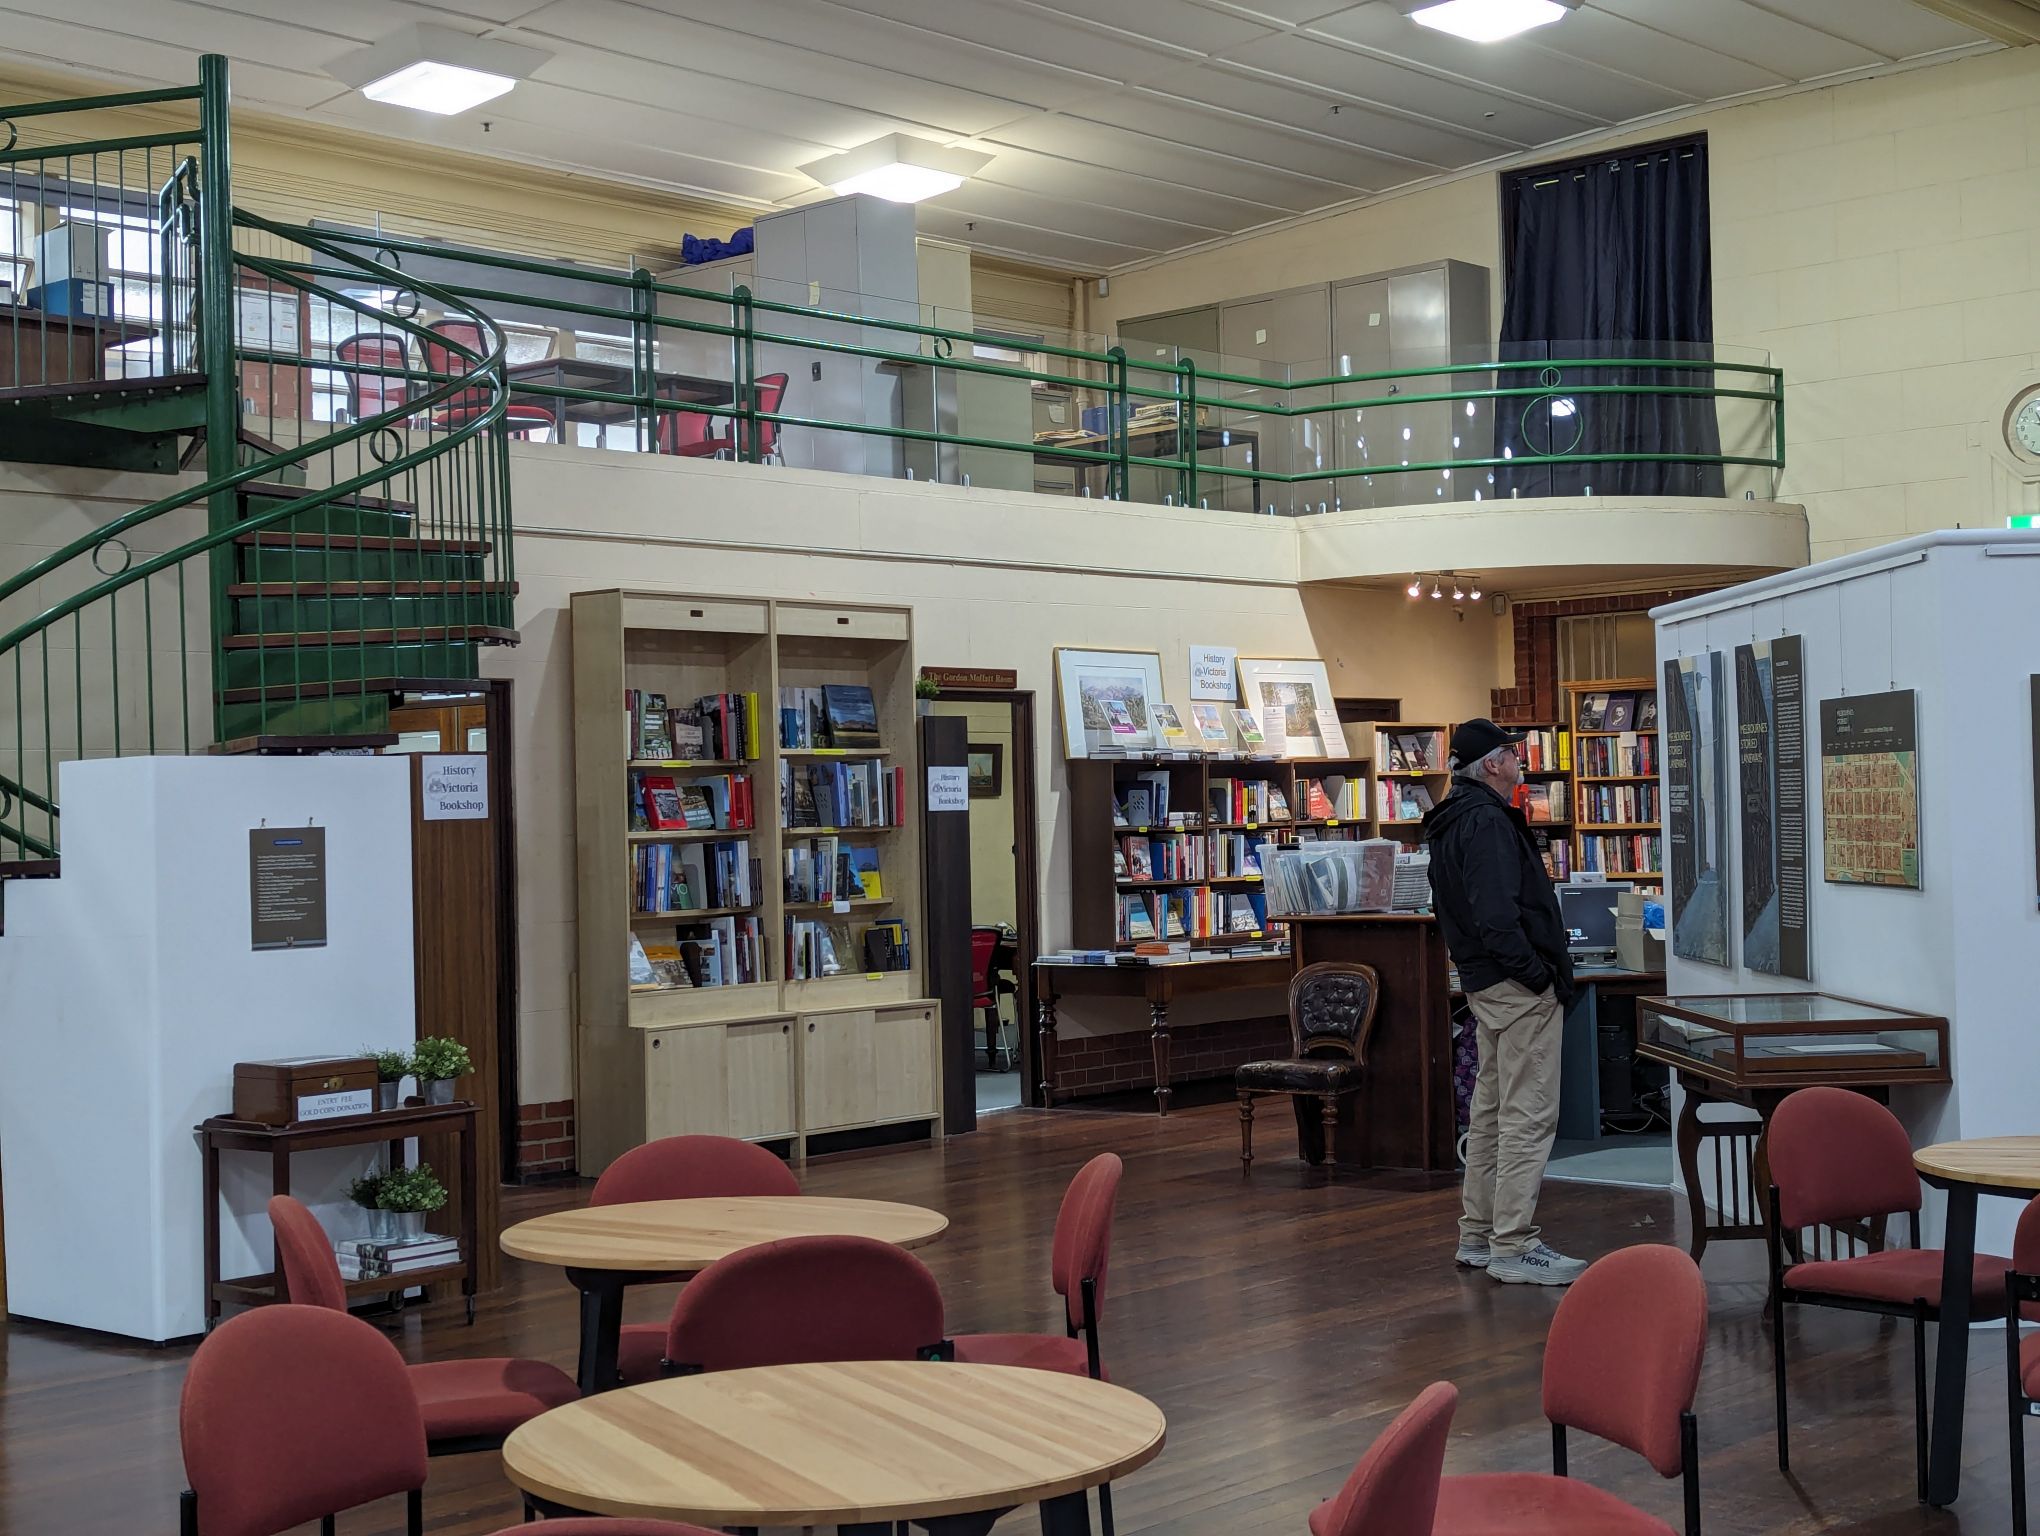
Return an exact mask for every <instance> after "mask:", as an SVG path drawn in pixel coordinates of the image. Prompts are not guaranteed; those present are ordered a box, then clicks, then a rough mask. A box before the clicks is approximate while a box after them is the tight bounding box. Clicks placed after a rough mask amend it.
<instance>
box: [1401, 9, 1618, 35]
mask: <svg viewBox="0 0 2040 1536" xmlns="http://www.w3.org/2000/svg"><path fill="white" fill-rule="evenodd" d="M1578 3H1579V0H1569V3H1567V0H1424V3H1422V4H1421V5H1419V6H1417V7H1415V8H1412V9H1411V10H1410V20H1412V21H1414V22H1415V23H1417V25H1418V26H1421V27H1430V28H1432V29H1433V30H1434V31H1438V32H1449V33H1451V34H1452V35H1453V36H1454V37H1463V38H1465V39H1466V40H1467V41H1468V42H1472V43H1498V42H1500V41H1501V40H1502V39H1503V38H1507V37H1514V36H1516V34H1517V33H1519V32H1528V31H1529V30H1530V29H1531V28H1532V27H1544V26H1549V25H1550V24H1551V23H1552V22H1554V21H1557V20H1558V19H1559V18H1560V17H1561V16H1563V15H1565V13H1566V12H1567V11H1568V10H1570V9H1572V7H1573V6H1575V5H1577V4H1578Z"/></svg>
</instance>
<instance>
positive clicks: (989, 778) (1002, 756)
mask: <svg viewBox="0 0 2040 1536" xmlns="http://www.w3.org/2000/svg"><path fill="white" fill-rule="evenodd" d="M963 761H964V764H965V766H966V768H967V770H968V782H969V784H970V798H971V799H973V800H996V799H998V798H999V796H1000V795H1001V794H1002V793H1004V791H1005V787H1006V774H1005V767H1006V746H1005V743H1004V742H998V741H974V742H972V743H970V745H969V746H967V747H965V748H964V749H963Z"/></svg>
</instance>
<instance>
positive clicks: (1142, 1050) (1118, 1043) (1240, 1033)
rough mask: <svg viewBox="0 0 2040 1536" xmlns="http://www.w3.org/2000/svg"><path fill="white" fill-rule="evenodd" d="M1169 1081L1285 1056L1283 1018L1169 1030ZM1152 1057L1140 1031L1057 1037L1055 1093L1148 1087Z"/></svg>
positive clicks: (1286, 1036)
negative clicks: (1246, 1062) (1248, 1062)
mask: <svg viewBox="0 0 2040 1536" xmlns="http://www.w3.org/2000/svg"><path fill="white" fill-rule="evenodd" d="M1169 1045H1170V1050H1169V1076H1170V1079H1171V1080H1172V1081H1175V1082H1179V1083H1180V1082H1188V1081H1190V1080H1191V1079H1193V1078H1200V1077H1224V1076H1226V1075H1227V1074H1229V1073H1230V1072H1231V1071H1232V1070H1233V1068H1235V1067H1237V1066H1239V1065H1240V1063H1241V1062H1245V1061H1264V1060H1266V1059H1268V1058H1269V1057H1273V1056H1287V1055H1288V1054H1289V1021H1288V1020H1287V1019H1285V1018H1269V1019H1227V1020H1224V1021H1221V1022H1216V1023H1211V1024H1190V1025H1186V1026H1184V1027H1182V1028H1178V1029H1172V1030H1170V1031H1169ZM1154 1083H1155V1056H1154V1050H1153V1047H1152V1045H1151V1043H1150V1041H1149V1038H1148V1032H1147V1031H1146V1030H1144V1029H1130V1030H1127V1031H1125V1032H1124V1033H1122V1034H1116V1035H1089V1036H1082V1037H1072V1036H1060V1037H1058V1038H1057V1040H1056V1045H1055V1093H1056V1099H1057V1101H1058V1102H1060V1101H1061V1100H1063V1099H1065V1098H1073V1099H1082V1098H1092V1097H1095V1096H1096V1095H1098V1094H1101V1093H1117V1092H1119V1091H1120V1090H1122V1089H1126V1088H1152V1087H1153V1086H1154Z"/></svg>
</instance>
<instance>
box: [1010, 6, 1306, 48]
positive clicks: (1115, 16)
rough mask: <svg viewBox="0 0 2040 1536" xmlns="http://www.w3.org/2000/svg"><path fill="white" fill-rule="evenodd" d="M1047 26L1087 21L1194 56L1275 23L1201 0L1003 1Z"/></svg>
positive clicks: (1230, 44)
mask: <svg viewBox="0 0 2040 1536" xmlns="http://www.w3.org/2000/svg"><path fill="white" fill-rule="evenodd" d="M1007 3H1008V4H1010V5H1014V6H1016V7H1024V8H1025V9H1027V10H1030V11H1036V12H1039V13H1041V14H1042V15H1043V16H1044V17H1045V18H1047V19H1048V20H1049V21H1050V23H1051V24H1052V25H1060V24H1061V23H1062V22H1063V21H1065V20H1074V21H1078V22H1088V23H1091V24H1093V25H1096V26H1100V27H1110V28H1112V29H1113V30H1114V31H1118V32H1126V33H1130V34H1132V35H1133V36H1136V37H1146V38H1149V39H1151V40H1152V41H1154V42H1155V43H1158V44H1166V45H1168V46H1169V47H1171V48H1175V49H1178V50H1188V51H1190V52H1193V53H1203V54H1218V53H1223V52H1224V51H1225V50H1226V49H1228V48H1237V47H1239V46H1240V45H1241V44H1242V43H1250V42H1252V41H1253V40H1254V39H1255V38H1257V37H1265V36H1267V35H1268V33H1269V32H1270V31H1271V30H1273V29H1274V27H1275V26H1276V23H1274V22H1272V21H1268V20H1263V19H1257V18H1254V17H1249V16H1240V15H1235V14H1234V13H1232V12H1230V11H1225V10H1220V9H1218V8H1217V7H1215V6H1212V5H1209V4H1203V3H1200V0H1007Z"/></svg>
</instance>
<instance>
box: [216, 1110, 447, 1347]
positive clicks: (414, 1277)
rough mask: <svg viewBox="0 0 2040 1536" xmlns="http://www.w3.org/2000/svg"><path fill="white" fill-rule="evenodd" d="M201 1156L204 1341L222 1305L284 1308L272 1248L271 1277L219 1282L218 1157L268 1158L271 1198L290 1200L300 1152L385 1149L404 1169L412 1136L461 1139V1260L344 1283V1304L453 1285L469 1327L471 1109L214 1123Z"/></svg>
mask: <svg viewBox="0 0 2040 1536" xmlns="http://www.w3.org/2000/svg"><path fill="white" fill-rule="evenodd" d="M197 1129H198V1139H199V1150H200V1152H201V1154H202V1155H203V1157H204V1161H205V1237H204V1244H205V1326H206V1331H207V1332H208V1333H210V1332H211V1331H212V1329H213V1325H214V1324H215V1323H217V1322H218V1321H219V1320H220V1312H221V1308H222V1307H223V1306H224V1305H225V1304H226V1303H227V1302H234V1303H236V1304H238V1305H240V1306H248V1307H259V1306H263V1305H266V1304H268V1303H270V1302H276V1301H282V1300H284V1299H285V1298H284V1289H283V1262H282V1260H281V1259H280V1258H279V1257H278V1256H277V1254H276V1252H275V1249H274V1247H273V1246H272V1248H271V1251H270V1261H269V1273H268V1274H266V1275H243V1276H241V1277H239V1278H238V1279H232V1280H229V1279H225V1278H223V1277H222V1276H221V1274H220V1154H221V1153H222V1152H260V1153H267V1154H268V1156H269V1170H270V1173H269V1182H270V1191H271V1193H272V1194H278V1195H287V1194H289V1193H290V1160H291V1158H292V1157H293V1156H294V1155H295V1154H297V1153H299V1152H318V1151H323V1150H325V1149H326V1148H328V1147H365V1146H371V1145H373V1144H375V1143H376V1142H387V1143H389V1164H390V1166H391V1167H392V1168H395V1167H398V1166H400V1165H402V1164H403V1162H404V1143H405V1142H406V1141H408V1140H409V1139H410V1138H412V1137H414V1136H425V1135H431V1134H434V1133H440V1134H444V1133H451V1134H453V1135H455V1136H457V1137H458V1138H459V1139H460V1195H461V1198H460V1211H461V1216H460V1243H461V1250H460V1251H461V1258H460V1259H459V1260H458V1261H457V1262H455V1263H452V1264H442V1265H436V1266H434V1267H433V1268H431V1269H419V1270H413V1271H411V1272H410V1273H409V1274H403V1275H384V1276H380V1277H378V1278H376V1279H373V1280H350V1281H348V1282H347V1294H348V1295H349V1296H390V1295H396V1296H401V1295H402V1294H403V1293H404V1292H405V1291H408V1290H411V1289H412V1288H413V1287H416V1286H424V1285H445V1284H450V1283H451V1282H453V1281H455V1280H458V1281H459V1282H460V1292H461V1295H462V1296H463V1297H465V1298H466V1299H467V1320H468V1321H469V1322H470V1323H472V1322H474V1320H475V1259H476V1255H477V1249H476V1247H475V1244H476V1242H477V1240H478V1236H479V1234H478V1231H477V1228H476V1221H475V1215H476V1204H475V1195H476V1187H475V1106H474V1105H472V1104H467V1103H460V1104H419V1105H414V1106H412V1107H410V1108H406V1109H389V1110H382V1111H379V1112H378V1113H376V1114H372V1115H351V1116H349V1117H347V1118H346V1119H344V1120H312V1121H307V1122H305V1123H303V1124H299V1125H280V1126H279V1125H259V1124H256V1123H255V1122H253V1121H250V1120H233V1119H229V1118H228V1117H227V1116H225V1115H215V1116H214V1117H213V1118H212V1119H210V1120H205V1121H201V1122H200V1123H199V1125H198V1128H197Z"/></svg>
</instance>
